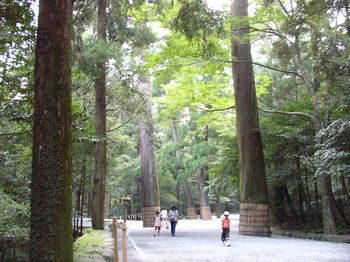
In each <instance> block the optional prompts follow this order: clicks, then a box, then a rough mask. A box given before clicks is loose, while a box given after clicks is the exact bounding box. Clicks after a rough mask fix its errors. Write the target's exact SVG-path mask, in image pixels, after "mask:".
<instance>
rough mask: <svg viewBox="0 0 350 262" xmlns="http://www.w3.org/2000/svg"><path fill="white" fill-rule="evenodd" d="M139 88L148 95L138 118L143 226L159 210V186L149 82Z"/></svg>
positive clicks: (151, 224) (151, 219)
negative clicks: (142, 111)
mask: <svg viewBox="0 0 350 262" xmlns="http://www.w3.org/2000/svg"><path fill="white" fill-rule="evenodd" d="M140 90H141V91H142V92H144V93H145V94H146V96H148V103H147V106H146V108H145V114H144V115H143V116H142V118H141V120H140V156H141V183H142V203H143V211H142V213H143V226H144V227H152V226H154V221H153V218H154V215H155V212H156V211H160V200H159V187H158V179H157V172H156V162H155V152H154V143H153V141H154V129H153V119H152V105H151V86H150V84H149V83H142V84H140Z"/></svg>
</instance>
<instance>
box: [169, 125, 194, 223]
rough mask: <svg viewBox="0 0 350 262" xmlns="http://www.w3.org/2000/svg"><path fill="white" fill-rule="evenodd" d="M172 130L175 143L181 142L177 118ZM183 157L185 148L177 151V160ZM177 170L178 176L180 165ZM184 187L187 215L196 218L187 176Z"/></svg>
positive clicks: (177, 190)
mask: <svg viewBox="0 0 350 262" xmlns="http://www.w3.org/2000/svg"><path fill="white" fill-rule="evenodd" d="M171 130H172V133H173V137H174V141H175V143H180V137H179V132H178V129H177V124H176V122H175V120H173V121H172V123H171ZM182 157H183V150H182V149H180V150H177V151H176V160H177V161H178V162H180V161H182ZM175 172H176V176H177V173H178V172H179V167H175ZM183 188H184V193H185V198H186V208H187V216H188V217H189V219H195V218H196V209H195V206H194V201H193V196H192V193H191V189H190V185H189V183H188V179H187V177H185V178H184V180H183ZM179 191H180V190H179V188H178V187H177V189H176V192H179Z"/></svg>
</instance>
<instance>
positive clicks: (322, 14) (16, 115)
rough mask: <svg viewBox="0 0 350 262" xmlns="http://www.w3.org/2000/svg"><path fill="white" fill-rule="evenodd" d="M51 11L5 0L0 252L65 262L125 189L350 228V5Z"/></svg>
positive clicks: (240, 1) (135, 211)
mask: <svg viewBox="0 0 350 262" xmlns="http://www.w3.org/2000/svg"><path fill="white" fill-rule="evenodd" d="M51 2H52V1H47V0H40V1H39V2H38V1H32V0H3V1H1V3H0V26H1V31H0V107H1V111H0V141H1V147H0V209H1V213H0V251H2V250H3V248H4V249H5V248H6V246H13V245H22V244H23V245H26V244H27V243H32V244H31V245H30V246H31V247H30V248H29V251H28V252H29V253H30V258H31V261H51V260H52V261H71V260H72V247H71V246H72V245H71V243H72V232H71V230H72V228H71V223H70V222H71V220H72V217H73V216H84V217H91V218H92V227H93V228H95V229H103V226H104V218H110V217H113V216H122V215H123V205H122V197H123V196H125V195H128V196H131V203H130V206H129V207H128V210H127V214H128V215H129V216H130V218H131V217H134V218H140V217H141V216H142V217H143V223H144V224H143V225H144V226H145V227H147V226H152V225H153V224H152V223H153V220H152V217H151V216H152V215H153V214H154V211H156V210H158V209H160V208H163V207H164V208H166V209H170V207H171V206H173V205H176V206H177V207H178V208H179V213H180V215H181V217H182V218H189V219H194V218H197V217H200V218H202V219H210V218H211V216H213V215H215V216H220V215H221V214H222V212H223V211H224V210H229V211H230V212H232V213H239V212H241V217H245V216H249V211H247V210H248V209H249V208H250V207H251V204H254V205H255V204H256V205H257V206H254V208H255V210H262V209H264V208H265V207H268V208H267V209H268V211H269V212H267V211H266V212H267V213H266V214H265V216H266V217H267V220H266V221H268V223H267V224H264V226H265V227H266V228H270V226H274V227H280V228H282V229H294V230H302V231H311V232H316V233H324V234H349V233H350V229H349V228H350V40H349V39H350V14H349V12H350V6H349V4H350V3H349V1H348V0H317V1H316V0H298V1H294V0H291V1H284V0H276V1H264V0H252V1H249V3H247V1H246V0H235V1H232V6H230V5H231V3H230V1H225V2H224V3H225V4H226V6H225V5H223V6H219V5H218V3H216V4H215V3H212V2H214V1H203V0H179V1H167V0H154V1H151V0H149V1H142V0H139V1H127V0H75V1H74V0H73V1H70V0H58V1H56V3H55V4H54V3H51ZM248 11H249V16H248ZM249 205H250V206H249ZM247 208H248V209H247ZM254 208H253V209H254ZM261 208H262V209H261ZM267 209H266V210H267ZM264 210H265V209H264ZM243 222H244V221H243V220H242V221H241V225H243V226H244V225H245V224H244V223H243ZM43 226H44V227H45V230H43V229H42V227H43ZM243 226H242V227H240V233H241V234H254V235H269V234H270V230H269V229H268V230H267V231H265V230H263V231H261V232H256V231H254V230H255V229H252V230H251V231H249V230H248V229H249V228H251V227H254V226H253V225H248V224H247V225H246V227H243ZM247 230H248V231H249V232H248V231H247ZM55 254H56V255H57V254H60V256H61V257H59V258H57V257H55ZM40 257H42V258H41V259H44V258H43V257H45V258H46V259H47V260H40V259H39V260H36V258H40Z"/></svg>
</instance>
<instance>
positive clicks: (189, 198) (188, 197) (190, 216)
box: [183, 178, 197, 219]
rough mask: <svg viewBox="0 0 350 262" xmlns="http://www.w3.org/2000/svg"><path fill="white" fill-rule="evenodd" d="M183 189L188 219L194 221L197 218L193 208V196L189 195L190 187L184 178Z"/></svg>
mask: <svg viewBox="0 0 350 262" xmlns="http://www.w3.org/2000/svg"><path fill="white" fill-rule="evenodd" d="M183 187H184V192H185V197H186V207H187V216H188V219H196V218H197V215H196V208H195V206H194V201H193V196H192V193H191V187H190V184H189V183H188V179H187V178H184V181H183Z"/></svg>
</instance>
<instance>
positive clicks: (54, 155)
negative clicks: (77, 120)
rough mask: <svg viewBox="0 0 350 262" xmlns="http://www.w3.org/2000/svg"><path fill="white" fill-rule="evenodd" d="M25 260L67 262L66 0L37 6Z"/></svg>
mask: <svg viewBox="0 0 350 262" xmlns="http://www.w3.org/2000/svg"><path fill="white" fill-rule="evenodd" d="M38 22H39V23H38V34H37V44H36V61H35V89H34V99H35V105H34V126H33V166H32V167H33V170H32V184H31V187H32V188H31V189H32V191H31V233H30V251H29V253H30V254H29V259H30V261H33V262H34V261H35V262H38V261H39V262H40V261H67V262H69V261H72V260H73V244H72V241H73V239H72V170H71V121H72V120H71V119H72V118H71V27H72V4H71V1H70V0H57V1H47V0H46V1H45V0H41V1H40V3H39V21H38Z"/></svg>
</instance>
